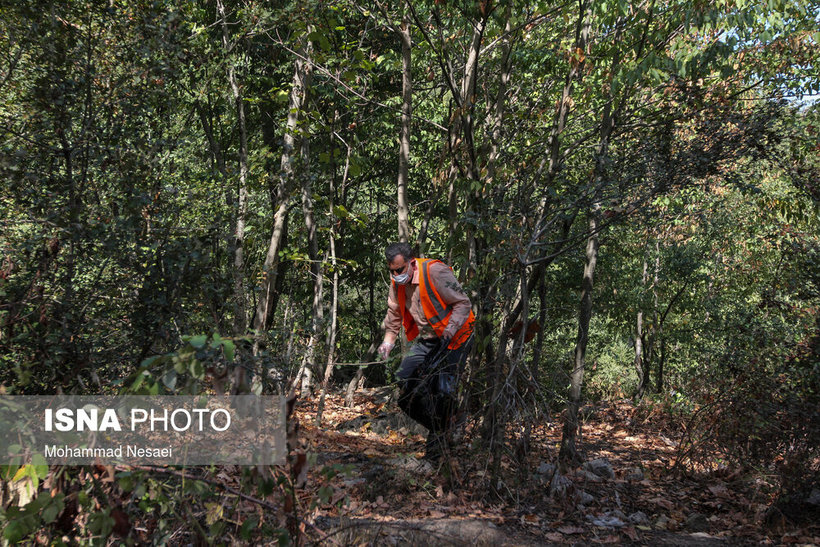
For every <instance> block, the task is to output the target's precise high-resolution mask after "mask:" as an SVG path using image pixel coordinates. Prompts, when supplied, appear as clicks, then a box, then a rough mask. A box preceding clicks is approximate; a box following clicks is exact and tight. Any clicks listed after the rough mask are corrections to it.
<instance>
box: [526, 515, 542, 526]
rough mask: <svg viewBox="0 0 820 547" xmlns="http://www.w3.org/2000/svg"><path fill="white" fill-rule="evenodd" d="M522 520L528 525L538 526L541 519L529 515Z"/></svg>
mask: <svg viewBox="0 0 820 547" xmlns="http://www.w3.org/2000/svg"><path fill="white" fill-rule="evenodd" d="M522 520H523V521H524V522H525V523H526V524H538V523H539V521H540V520H541V519H539V518H538V515H533V514H529V515H524V516H523V517H522Z"/></svg>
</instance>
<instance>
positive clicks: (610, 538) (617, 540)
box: [598, 534, 621, 543]
mask: <svg viewBox="0 0 820 547" xmlns="http://www.w3.org/2000/svg"><path fill="white" fill-rule="evenodd" d="M598 541H599V542H601V543H620V542H621V537H620V536H618V535H617V534H609V535H608V536H606V537H605V538H602V539H599V540H598Z"/></svg>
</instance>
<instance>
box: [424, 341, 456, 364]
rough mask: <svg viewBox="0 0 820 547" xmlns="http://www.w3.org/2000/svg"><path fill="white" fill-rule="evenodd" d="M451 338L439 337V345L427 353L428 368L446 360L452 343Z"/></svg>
mask: <svg viewBox="0 0 820 547" xmlns="http://www.w3.org/2000/svg"><path fill="white" fill-rule="evenodd" d="M450 342H451V339H450V338H448V337H444V338H439V341H438V346H436V347H435V348H434V349H432V350H430V353H428V354H427V359H426V361H427V368H428V369H433V368H436V367H437V366H438V365H439V364H441V362H442V361H444V360H445V358H446V355H447V352H448V351H450V350H449V349H447V347H448V346H449V345H450Z"/></svg>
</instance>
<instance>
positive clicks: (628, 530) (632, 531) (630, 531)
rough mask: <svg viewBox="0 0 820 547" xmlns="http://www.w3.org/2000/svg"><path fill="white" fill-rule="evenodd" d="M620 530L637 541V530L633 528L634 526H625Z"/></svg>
mask: <svg viewBox="0 0 820 547" xmlns="http://www.w3.org/2000/svg"><path fill="white" fill-rule="evenodd" d="M622 532H623V533H624V534H626V536H627V537H628V538H629V539H631V540H632V541H638V532H637V531H636V530H635V527H634V526H627V527H626V528H624V529H623V530H622Z"/></svg>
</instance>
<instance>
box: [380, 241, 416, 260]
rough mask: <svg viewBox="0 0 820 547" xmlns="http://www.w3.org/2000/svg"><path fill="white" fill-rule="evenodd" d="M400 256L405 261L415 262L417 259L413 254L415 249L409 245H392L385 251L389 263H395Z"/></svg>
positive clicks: (401, 243)
mask: <svg viewBox="0 0 820 547" xmlns="http://www.w3.org/2000/svg"><path fill="white" fill-rule="evenodd" d="M399 255H401V256H403V257H404V260H413V259H414V258H416V255H415V254H414V253H413V247H411V246H410V244H409V243H404V242H400V243H391V244H390V245H388V246H387V248H385V250H384V256H385V257H386V258H387V262H393V260H394V259H395V258H396V257H397V256H399Z"/></svg>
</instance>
